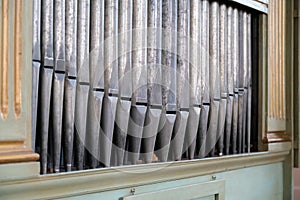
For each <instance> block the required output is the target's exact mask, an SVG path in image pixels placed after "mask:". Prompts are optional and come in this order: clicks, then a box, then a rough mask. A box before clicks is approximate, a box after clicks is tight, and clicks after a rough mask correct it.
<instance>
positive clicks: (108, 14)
mask: <svg viewBox="0 0 300 200" xmlns="http://www.w3.org/2000/svg"><path fill="white" fill-rule="evenodd" d="M33 2H34V3H33V54H32V60H33V72H32V73H33V76H32V79H33V86H32V87H33V93H32V101H33V107H32V108H33V109H32V110H33V111H32V118H33V120H32V127H33V128H32V130H33V134H32V135H33V137H32V146H33V149H35V151H36V152H38V153H39V154H40V162H41V173H42V174H46V173H51V172H62V171H72V170H83V169H93V168H98V167H109V166H121V165H134V164H139V163H151V162H167V161H179V160H182V159H199V158H205V157H208V156H221V155H229V154H236V153H249V152H250V146H251V144H250V135H251V121H250V119H251V14H250V12H249V10H244V9H243V8H242V7H237V6H235V5H228V4H226V3H225V2H223V1H222V2H221V1H209V0H190V1H189V0H162V1H156V0H78V1H77V0H43V1H41V0H34V1H33Z"/></svg>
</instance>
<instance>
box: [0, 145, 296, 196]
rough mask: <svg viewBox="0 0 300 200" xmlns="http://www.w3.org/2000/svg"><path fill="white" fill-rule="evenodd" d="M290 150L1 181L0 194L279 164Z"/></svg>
mask: <svg viewBox="0 0 300 200" xmlns="http://www.w3.org/2000/svg"><path fill="white" fill-rule="evenodd" d="M289 153H290V149H289V150H285V151H279V152H262V153H251V154H239V155H233V156H224V157H218V158H207V159H201V160H191V161H178V162H169V163H153V164H147V165H136V166H122V167H111V168H104V169H95V170H86V171H81V172H70V173H61V174H51V175H44V176H38V177H36V178H32V179H23V180H17V181H1V183H0V194H1V197H2V198H4V199H18V198H32V199H40V198H46V199H48V198H63V197H71V196H73V197H74V196H76V195H84V194H90V193H98V192H104V191H110V190H117V189H122V188H130V187H136V186H139V185H146V184H154V183H160V182H165V181H171V180H178V179H184V178H191V177H196V176H202V175H211V174H215V173H219V172H224V171H229V170H235V169H242V168H246V167H252V166H259V165H267V164H272V163H278V162H282V161H284V160H285V159H286V158H287V155H289Z"/></svg>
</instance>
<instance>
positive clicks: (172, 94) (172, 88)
mask: <svg viewBox="0 0 300 200" xmlns="http://www.w3.org/2000/svg"><path fill="white" fill-rule="evenodd" d="M176 40H177V0H163V2H162V66H161V67H162V113H161V118H160V122H159V128H158V134H157V138H156V144H155V154H156V155H157V157H158V160H159V161H162V162H165V161H167V159H168V153H169V149H170V141H171V135H172V131H173V127H174V122H175V118H176V114H175V113H176V64H177V55H176V52H177V43H176V42H173V41H176Z"/></svg>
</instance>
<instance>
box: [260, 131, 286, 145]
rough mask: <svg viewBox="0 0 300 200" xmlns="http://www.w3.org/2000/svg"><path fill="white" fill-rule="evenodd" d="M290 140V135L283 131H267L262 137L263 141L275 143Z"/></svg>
mask: <svg viewBox="0 0 300 200" xmlns="http://www.w3.org/2000/svg"><path fill="white" fill-rule="evenodd" d="M287 141H291V136H290V135H288V134H287V133H286V132H285V131H278V132H267V133H266V134H265V137H264V138H263V142H264V143H276V142H287Z"/></svg>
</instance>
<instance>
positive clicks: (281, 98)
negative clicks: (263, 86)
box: [268, 0, 286, 120]
mask: <svg viewBox="0 0 300 200" xmlns="http://www.w3.org/2000/svg"><path fill="white" fill-rule="evenodd" d="M284 6H285V1H284V0H278V1H270V5H269V11H270V12H269V33H268V34H269V67H268V70H269V88H268V90H269V95H268V98H269V100H268V101H269V110H268V111H269V112H268V113H269V118H271V119H276V120H282V119H285V112H286V111H285V51H284V46H285V41H284V34H285V33H284V27H285V12H284Z"/></svg>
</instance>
